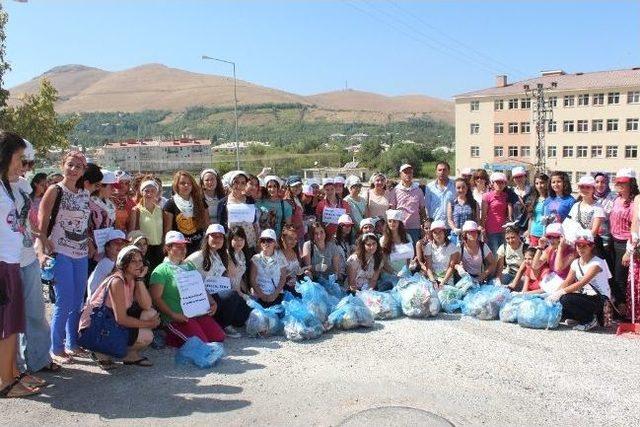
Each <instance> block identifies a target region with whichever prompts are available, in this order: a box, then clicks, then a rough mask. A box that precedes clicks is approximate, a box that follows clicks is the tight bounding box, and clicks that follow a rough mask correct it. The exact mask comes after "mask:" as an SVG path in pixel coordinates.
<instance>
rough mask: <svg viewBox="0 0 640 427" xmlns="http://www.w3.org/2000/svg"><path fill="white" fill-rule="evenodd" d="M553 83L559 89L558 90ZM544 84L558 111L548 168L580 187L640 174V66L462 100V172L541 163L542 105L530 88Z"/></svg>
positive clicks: (502, 80) (513, 86)
mask: <svg viewBox="0 0 640 427" xmlns="http://www.w3.org/2000/svg"><path fill="white" fill-rule="evenodd" d="M552 82H553V83H555V87H552ZM538 84H542V85H543V86H544V87H545V88H549V89H547V90H545V94H546V98H547V101H548V103H549V104H551V105H553V118H552V121H551V122H549V123H547V125H546V126H547V129H546V130H547V133H546V137H545V142H546V154H547V158H546V165H547V169H548V170H550V171H551V170H561V171H566V172H568V173H569V175H570V176H571V179H572V181H573V182H574V183H575V182H577V180H578V179H579V178H580V176H583V175H584V174H592V173H594V172H597V171H602V172H607V173H615V172H616V171H617V170H618V169H620V168H622V167H630V168H636V169H637V168H638V166H639V165H640V163H639V159H638V147H639V146H640V125H639V123H640V67H639V68H632V69H625V70H611V71H601V72H592V73H574V74H567V73H565V72H564V71H562V70H557V71H548V72H542V75H541V76H540V77H536V78H532V79H528V80H524V81H519V82H515V83H508V81H507V76H497V79H496V85H495V87H491V88H486V89H482V90H478V91H474V92H468V93H463V94H460V95H456V96H455V97H454V99H455V112H456V138H455V140H456V168H457V169H458V171H460V170H462V169H463V168H465V167H471V168H485V169H491V170H507V169H510V168H511V167H513V166H516V165H521V166H528V167H529V168H530V169H532V168H533V166H534V165H535V163H536V155H537V152H536V145H537V135H536V124H535V121H534V119H533V109H532V107H533V106H534V103H535V99H530V95H527V94H526V93H525V89H524V85H529V87H533V88H534V87H536V86H537V85H538Z"/></svg>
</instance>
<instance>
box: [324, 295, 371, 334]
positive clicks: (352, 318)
mask: <svg viewBox="0 0 640 427" xmlns="http://www.w3.org/2000/svg"><path fill="white" fill-rule="evenodd" d="M374 322H375V320H374V318H373V314H372V313H371V311H370V310H369V309H368V308H367V306H366V305H365V304H364V302H362V300H361V299H359V298H357V297H354V296H353V295H347V296H346V297H344V298H342V299H341V300H340V302H339V303H338V305H337V306H336V308H335V310H333V311H332V312H331V314H330V315H329V329H331V328H334V327H335V328H338V329H354V328H358V327H360V326H364V327H365V328H370V327H371V326H373V323H374Z"/></svg>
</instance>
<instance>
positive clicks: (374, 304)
mask: <svg viewBox="0 0 640 427" xmlns="http://www.w3.org/2000/svg"><path fill="white" fill-rule="evenodd" d="M356 296H357V297H358V298H359V299H360V300H361V301H362V302H363V303H364V305H366V306H367V308H368V309H369V311H370V312H371V314H373V317H374V318H375V319H376V320H383V319H395V318H397V317H400V316H402V306H401V305H400V301H398V300H397V299H396V298H395V296H394V294H392V293H391V292H378V291H374V290H373V289H367V290H364V291H358V292H357V293H356Z"/></svg>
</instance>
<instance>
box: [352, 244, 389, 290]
mask: <svg viewBox="0 0 640 427" xmlns="http://www.w3.org/2000/svg"><path fill="white" fill-rule="evenodd" d="M382 261H383V257H382V250H381V249H380V244H379V243H378V238H377V237H376V235H375V234H373V233H365V234H363V235H362V236H360V237H359V238H358V240H357V241H356V251H355V253H353V254H351V255H350V256H349V258H348V259H347V274H348V276H347V280H348V282H347V283H348V287H349V292H352V293H355V291H359V290H361V289H376V288H377V285H378V279H379V278H380V271H381V270H382V266H383V263H382Z"/></svg>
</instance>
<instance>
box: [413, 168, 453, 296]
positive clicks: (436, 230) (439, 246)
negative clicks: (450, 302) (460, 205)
mask: <svg viewBox="0 0 640 427" xmlns="http://www.w3.org/2000/svg"><path fill="white" fill-rule="evenodd" d="M462 181H464V180H462ZM461 228H462V226H461ZM430 231H431V235H432V236H433V240H431V241H430V242H428V243H424V244H420V246H421V247H418V248H417V250H418V262H419V264H420V270H421V272H422V274H423V275H424V276H425V277H427V278H428V279H429V280H431V281H432V282H433V283H434V284H435V285H436V287H437V288H441V287H442V286H444V285H453V281H454V279H453V275H454V272H455V266H456V264H458V263H459V262H460V250H459V249H458V246H456V245H455V244H454V243H453V242H451V241H449V238H448V237H447V227H446V225H445V223H444V221H439V220H438V221H433V222H432V223H431V227H430Z"/></svg>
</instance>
